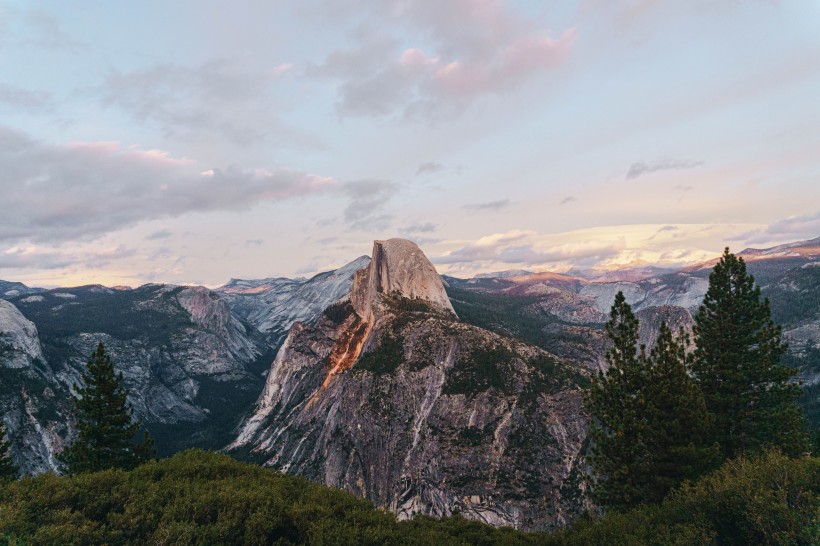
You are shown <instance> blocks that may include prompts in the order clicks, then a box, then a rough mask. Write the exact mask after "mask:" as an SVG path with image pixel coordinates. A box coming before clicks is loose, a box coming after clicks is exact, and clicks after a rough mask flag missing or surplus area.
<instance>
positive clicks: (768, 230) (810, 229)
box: [732, 211, 820, 245]
mask: <svg viewBox="0 0 820 546" xmlns="http://www.w3.org/2000/svg"><path fill="white" fill-rule="evenodd" d="M818 236H820V211H817V212H814V213H810V214H803V215H800V216H789V217H787V218H783V219H781V220H778V221H776V222H773V223H771V224H769V225H768V226H766V227H765V228H761V229H757V230H753V231H747V232H745V233H741V234H740V235H738V236H736V237H733V238H732V239H733V240H737V241H745V243H746V244H760V245H766V244H778V243H782V242H784V241H795V240H800V239H813V238H815V237H818Z"/></svg>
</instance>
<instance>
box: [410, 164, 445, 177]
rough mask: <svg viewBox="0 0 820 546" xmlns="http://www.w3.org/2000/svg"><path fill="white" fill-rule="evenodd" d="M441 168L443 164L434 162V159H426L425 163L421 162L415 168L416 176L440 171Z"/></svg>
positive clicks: (442, 168)
mask: <svg viewBox="0 0 820 546" xmlns="http://www.w3.org/2000/svg"><path fill="white" fill-rule="evenodd" d="M442 170H444V165H442V164H441V163H436V162H434V161H428V162H426V163H422V164H421V165H419V168H418V169H416V176H419V175H422V174H432V173H437V172H441V171H442Z"/></svg>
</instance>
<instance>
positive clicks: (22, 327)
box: [0, 300, 70, 473]
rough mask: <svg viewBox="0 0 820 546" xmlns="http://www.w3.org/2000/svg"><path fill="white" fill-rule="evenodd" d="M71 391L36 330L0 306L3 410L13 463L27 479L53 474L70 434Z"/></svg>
mask: <svg viewBox="0 0 820 546" xmlns="http://www.w3.org/2000/svg"><path fill="white" fill-rule="evenodd" d="M67 398H68V389H67V388H65V386H64V385H63V384H62V383H61V382H60V381H59V380H58V378H57V377H56V375H55V373H54V370H53V369H52V368H51V367H50V366H49V365H48V363H47V362H46V360H45V357H44V356H43V350H42V347H41V345H40V339H39V337H38V333H37V328H36V327H35V326H34V324H33V323H32V322H31V321H29V320H27V319H26V318H25V317H24V316H23V315H22V314H21V313H20V311H19V310H18V309H17V308H16V307H15V306H14V305H12V304H11V303H9V302H7V301H4V300H0V409H2V413H0V415H2V419H3V423H4V425H5V427H6V433H7V435H8V438H9V440H10V441H11V457H12V459H13V460H14V462H15V463H16V464H17V466H18V467H19V468H20V470H22V471H23V472H25V473H34V472H42V471H45V470H54V469H55V468H56V467H57V461H56V459H55V455H56V453H58V452H59V451H61V450H62V445H63V438H64V437H65V435H66V434H67V432H68V427H67V423H66V422H67V416H68V415H69V411H70V404H69V403H68V400H67Z"/></svg>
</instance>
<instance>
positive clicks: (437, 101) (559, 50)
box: [306, 0, 576, 121]
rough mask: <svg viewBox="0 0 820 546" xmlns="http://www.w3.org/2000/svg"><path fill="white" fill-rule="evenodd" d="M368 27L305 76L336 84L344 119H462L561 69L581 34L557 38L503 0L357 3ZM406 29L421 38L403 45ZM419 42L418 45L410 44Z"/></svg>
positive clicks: (568, 31) (564, 33)
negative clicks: (481, 103) (487, 99)
mask: <svg viewBox="0 0 820 546" xmlns="http://www.w3.org/2000/svg"><path fill="white" fill-rule="evenodd" d="M357 9H358V10H359V11H362V12H363V13H364V14H365V15H366V16H367V17H366V21H367V22H368V25H366V26H368V28H376V29H386V28H393V29H394V30H395V32H393V35H390V36H388V35H386V33H385V32H384V31H383V30H380V31H377V32H370V33H367V32H357V33H355V36H356V40H357V41H356V44H355V45H354V46H353V47H350V48H346V49H339V50H336V51H333V52H331V53H330V54H329V55H327V57H325V59H324V60H323V61H322V62H321V63H319V64H316V65H313V66H312V67H311V68H310V69H309V70H307V72H306V73H307V74H308V75H309V76H312V77H320V78H327V79H331V80H333V81H336V82H337V97H338V100H337V104H336V107H337V111H338V112H339V114H340V115H343V116H385V115H390V114H394V113H399V114H401V115H403V116H404V117H405V118H411V119H413V118H420V119H424V120H425V121H436V120H439V119H441V118H442V117H452V116H455V115H458V114H460V113H461V112H462V111H463V110H464V109H465V108H466V107H468V106H469V104H470V103H471V102H473V101H475V100H476V99H478V98H480V97H482V96H485V95H490V94H499V93H506V92H509V91H511V90H513V89H515V88H516V87H518V86H519V85H521V84H523V83H524V82H526V81H528V80H529V79H531V78H533V77H535V76H536V75H538V74H539V73H543V72H546V71H549V70H550V69H552V68H554V67H556V66H558V65H560V64H561V63H562V62H563V61H564V59H565V58H566V57H567V55H568V54H569V49H570V46H571V45H572V43H573V42H574V41H575V38H576V32H575V30H574V29H568V30H566V31H564V32H563V33H561V34H559V35H557V36H556V35H554V34H553V33H552V32H550V31H549V30H547V29H545V28H542V27H540V26H539V25H537V24H536V23H535V22H533V21H531V20H527V19H524V18H522V17H520V16H518V15H516V14H515V13H514V11H513V10H512V9H511V8H509V7H508V6H507V5H506V3H505V2H502V1H501V0H481V1H471V0H460V1H453V2H430V1H425V0H393V1H384V2H381V1H380V2H368V3H363V4H360V5H357ZM402 31H404V32H407V33H409V34H410V35H414V36H416V37H417V38H414V39H412V40H411V39H410V38H407V39H405V40H398V39H396V38H394V37H393V36H394V35H396V34H402ZM416 40H418V41H417V42H416V43H419V42H422V41H423V42H424V43H425V44H428V45H429V49H430V50H431V51H434V52H433V53H428V52H425V50H423V49H422V48H420V47H405V45H406V44H407V43H408V41H411V43H412V42H413V41H416Z"/></svg>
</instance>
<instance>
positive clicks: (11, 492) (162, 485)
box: [0, 450, 537, 545]
mask: <svg viewBox="0 0 820 546" xmlns="http://www.w3.org/2000/svg"><path fill="white" fill-rule="evenodd" d="M536 536H537V535H528V534H525V533H520V532H515V531H512V530H509V529H494V528H492V527H489V526H487V525H483V524H481V523H477V522H469V521H466V520H463V519H462V518H458V517H456V518H451V519H450V520H444V521H439V520H434V519H431V518H424V519H421V520H417V521H414V522H403V523H398V522H397V521H396V518H395V516H393V515H392V514H390V513H388V512H385V511H383V510H379V509H375V508H374V507H373V505H372V504H371V503H370V502H369V501H366V500H362V499H358V498H356V497H354V496H353V495H350V494H348V493H344V492H342V491H339V490H336V489H332V488H328V487H325V486H322V485H318V484H313V483H310V482H308V481H307V480H305V479H303V478H299V477H294V476H289V475H285V474H281V473H278V472H275V471H273V470H270V469H265V468H261V467H258V466H253V465H249V464H245V463H240V462H237V461H234V460H233V459H230V458H229V457H227V456H225V455H219V454H215V453H206V452H202V451H196V450H190V451H185V452H182V453H179V454H177V455H175V456H174V457H172V458H170V459H164V460H161V461H158V462H152V463H148V464H146V465H143V466H141V467H139V468H137V469H135V470H133V471H131V472H124V471H122V470H107V471H103V472H97V473H93V474H83V475H79V476H74V477H57V476H54V475H50V474H49V475H42V476H38V477H35V478H25V479H22V480H20V481H18V482H16V483H13V484H10V485H8V486H6V487H5V489H0V544H32V545H35V544H49V545H51V544H112V545H114V544H120V545H128V544H139V545H143V544H207V545H219V544H283V545H284V544H357V545H365V544H373V545H376V544H431V545H432V544H527V543H532V540H533V539H534V538H535V537H536Z"/></svg>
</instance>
